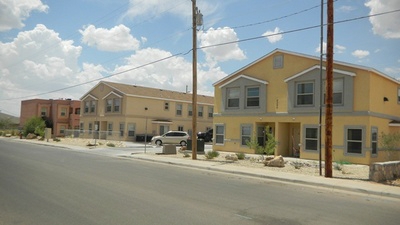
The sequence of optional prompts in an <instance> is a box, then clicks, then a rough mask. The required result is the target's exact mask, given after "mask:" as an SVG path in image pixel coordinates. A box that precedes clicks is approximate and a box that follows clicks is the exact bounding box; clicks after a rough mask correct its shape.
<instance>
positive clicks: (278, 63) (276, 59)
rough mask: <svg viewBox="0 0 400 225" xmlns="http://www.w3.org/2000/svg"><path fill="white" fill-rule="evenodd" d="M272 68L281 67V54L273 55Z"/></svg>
mask: <svg viewBox="0 0 400 225" xmlns="http://www.w3.org/2000/svg"><path fill="white" fill-rule="evenodd" d="M273 63H274V69H281V68H283V55H276V56H274V62H273Z"/></svg>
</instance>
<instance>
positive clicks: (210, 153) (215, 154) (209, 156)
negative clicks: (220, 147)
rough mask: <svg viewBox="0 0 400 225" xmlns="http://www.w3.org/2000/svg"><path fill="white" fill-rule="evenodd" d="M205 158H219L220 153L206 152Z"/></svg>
mask: <svg viewBox="0 0 400 225" xmlns="http://www.w3.org/2000/svg"><path fill="white" fill-rule="evenodd" d="M204 156H205V157H206V158H207V159H213V158H215V157H218V156H219V152H217V151H214V150H212V151H208V152H206V154H205V155H204Z"/></svg>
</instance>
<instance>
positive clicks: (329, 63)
mask: <svg viewBox="0 0 400 225" xmlns="http://www.w3.org/2000/svg"><path fill="white" fill-rule="evenodd" d="M327 11H328V27H327V29H328V30H327V47H326V99H325V104H326V110H325V177H332V112H333V0H328V10H327Z"/></svg>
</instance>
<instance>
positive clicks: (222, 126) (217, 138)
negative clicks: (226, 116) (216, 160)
mask: <svg viewBox="0 0 400 225" xmlns="http://www.w3.org/2000/svg"><path fill="white" fill-rule="evenodd" d="M218 128H220V129H222V131H221V130H220V129H218ZM221 138H222V139H221ZM215 144H216V145H224V144H225V124H215Z"/></svg>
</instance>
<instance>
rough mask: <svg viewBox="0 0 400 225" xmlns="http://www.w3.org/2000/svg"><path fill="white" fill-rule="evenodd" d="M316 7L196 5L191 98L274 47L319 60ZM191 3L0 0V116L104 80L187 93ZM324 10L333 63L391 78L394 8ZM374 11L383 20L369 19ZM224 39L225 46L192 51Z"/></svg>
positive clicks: (251, 2) (394, 0)
mask: <svg viewBox="0 0 400 225" xmlns="http://www.w3.org/2000/svg"><path fill="white" fill-rule="evenodd" d="M320 3H321V1H320V0H282V1H274V0H247V1H246V0H226V1H215V0H197V6H198V8H199V10H200V11H201V13H202V14H203V21H204V23H203V26H201V27H199V28H198V29H199V31H198V43H197V45H198V46H199V47H200V49H199V50H198V93H199V94H206V95H213V86H212V84H213V83H214V82H216V81H218V80H220V79H222V78H223V77H225V76H227V75H229V74H230V73H232V72H234V71H236V70H238V69H240V68H241V67H243V66H245V65H247V64H249V63H251V62H253V61H255V60H256V59H258V58H260V57H262V56H263V55H265V54H268V53H269V52H271V51H273V50H274V49H276V48H281V49H285V50H289V51H294V52H299V53H303V54H308V55H314V56H319V54H320V53H319V49H320V48H319V46H320V28H318V27H317V28H312V29H311V28H310V27H314V26H318V25H319V24H320V9H321V8H320ZM191 6H192V1H191V0H174V1H170V0H70V1H59V0H18V1H15V0H0V110H1V112H3V113H7V114H11V115H14V116H19V114H20V101H21V100H25V99H32V98H45V99H49V98H53V99H55V98H72V99H79V98H80V97H81V96H82V95H83V94H84V93H86V92H87V91H88V90H90V89H91V88H92V87H93V86H94V85H96V84H97V83H98V82H99V79H101V78H103V77H106V76H110V75H114V76H111V77H109V78H107V79H106V80H108V81H114V82H121V83H127V84H136V85H141V86H147V87H156V88H162V89H169V90H176V91H182V92H183V91H185V90H186V87H188V89H189V91H190V90H191V87H192V68H191V67H192V53H191V51H190V50H191V48H192V30H191V23H192V18H191V13H192V11H191ZM334 7H335V14H334V18H335V21H346V22H341V23H337V24H335V28H334V29H335V31H334V33H335V37H334V45H335V55H334V59H335V60H339V61H343V62H347V63H353V64H357V65H362V66H368V67H372V68H374V69H376V70H379V71H381V72H383V73H385V74H387V75H388V76H391V77H394V78H399V77H400V22H399V21H400V1H398V0H336V1H335V2H334ZM324 10H325V11H324V17H325V18H324V21H325V22H326V5H325V7H324ZM396 10H397V11H396ZM384 12H391V13H388V14H385V15H379V16H374V15H376V14H379V13H384ZM296 30H299V31H296ZM325 33H326V28H324V40H326V35H325ZM248 39H251V40H248ZM246 40H248V41H246ZM226 42H232V44H229V45H221V46H215V47H210V48H201V47H202V46H210V45H217V44H220V43H226ZM156 61H158V62H157V63H152V62H156ZM147 64H149V65H147ZM144 65H147V66H144ZM115 74H117V75H115ZM71 86H73V87H72V88H69V87H71Z"/></svg>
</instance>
